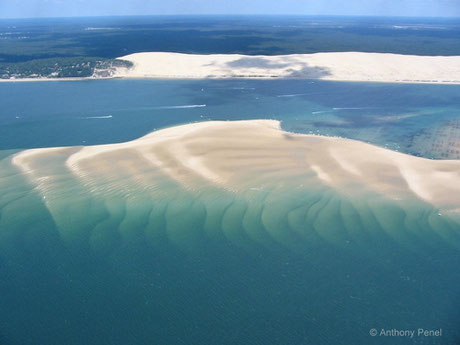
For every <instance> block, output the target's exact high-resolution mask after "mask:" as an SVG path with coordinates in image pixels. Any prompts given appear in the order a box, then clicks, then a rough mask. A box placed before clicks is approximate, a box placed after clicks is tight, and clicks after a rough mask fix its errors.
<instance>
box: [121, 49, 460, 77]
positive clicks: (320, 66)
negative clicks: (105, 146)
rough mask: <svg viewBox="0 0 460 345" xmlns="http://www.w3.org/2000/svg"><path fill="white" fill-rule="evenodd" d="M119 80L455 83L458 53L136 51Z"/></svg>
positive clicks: (458, 73) (459, 71) (459, 68)
mask: <svg viewBox="0 0 460 345" xmlns="http://www.w3.org/2000/svg"><path fill="white" fill-rule="evenodd" d="M120 59H123V60H127V61H130V62H132V63H133V64H134V67H133V68H130V69H126V68H119V69H118V70H117V71H116V72H115V77H122V78H293V79H321V80H333V81H368V82H389V83H395V82H399V83H444V84H458V83H460V56H414V55H399V54H385V53H363V52H338V53H316V54H293V55H278V56H262V55H260V56H249V55H237V54H211V55H195V54H180V53H164V52H150V53H136V54H131V55H127V56H123V57H120Z"/></svg>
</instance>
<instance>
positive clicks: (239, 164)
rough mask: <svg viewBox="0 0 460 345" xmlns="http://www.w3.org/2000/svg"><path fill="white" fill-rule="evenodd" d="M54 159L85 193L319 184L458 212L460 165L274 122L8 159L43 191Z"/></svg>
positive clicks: (204, 125)
mask: <svg viewBox="0 0 460 345" xmlns="http://www.w3.org/2000/svg"><path fill="white" fill-rule="evenodd" d="M53 161H59V162H62V163H60V164H61V165H62V168H63V169H65V170H66V171H67V172H68V173H69V172H70V173H71V175H73V176H74V177H75V178H77V179H78V180H79V181H81V182H82V183H83V184H84V185H87V186H89V187H90V188H91V186H94V188H98V186H101V185H104V186H105V188H109V187H110V188H111V189H119V190H123V189H126V192H133V189H132V187H130V186H131V184H130V182H129V181H133V179H134V180H135V183H134V184H135V185H136V188H139V189H141V190H148V189H149V188H156V187H154V186H156V185H158V181H159V178H160V177H164V178H166V179H168V180H170V181H174V183H177V184H179V185H181V186H183V187H185V188H187V189H192V190H194V189H196V190H199V189H200V188H202V187H203V186H213V187H216V188H222V189H225V190H228V191H233V192H236V193H238V192H246V191H248V190H250V189H256V190H257V189H264V188H277V187H279V186H283V187H293V188H301V187H302V188H304V187H307V188H308V186H313V187H315V186H324V187H328V188H331V189H333V190H335V191H339V192H340V193H345V194H350V195H356V194H359V193H360V192H364V191H366V192H372V193H378V194H381V195H384V196H385V197H388V198H391V199H393V200H403V201H404V200H413V199H420V200H422V201H423V202H427V203H430V204H432V205H434V206H435V207H438V208H441V209H444V210H446V211H449V210H450V211H452V212H458V209H460V199H459V198H458V195H460V161H446V160H444V161H435V160H429V159H424V158H419V157H414V156H410V155H407V154H403V153H399V152H394V151H390V150H387V149H384V148H380V147H377V146H374V145H370V144H366V143H363V142H359V141H355V140H349V139H343V138H333V137H322V136H315V135H303V134H293V133H288V132H284V131H282V130H281V129H280V124H279V122H278V121H274V120H251V121H235V122H228V121H225V122H219V121H212V122H201V123H194V124H188V125H183V126H177V127H172V128H168V129H164V130H159V131H156V132H153V133H151V134H148V135H146V136H144V137H142V138H140V139H137V140H134V141H130V142H127V143H121V144H110V145H98V146H88V147H81V148H75V147H73V148H61V149H56V148H52V149H48V148H45V149H34V150H27V151H23V152H21V153H19V154H17V155H16V156H15V157H14V158H13V163H14V164H15V165H16V166H18V167H19V168H20V169H21V170H22V171H23V172H24V173H25V174H26V175H27V176H29V178H30V179H31V180H32V182H33V183H34V184H35V185H37V186H38V187H39V188H40V189H42V190H43V191H47V190H52V189H53V185H54V184H55V183H56V180H58V181H59V180H60V179H62V174H58V175H57V177H56V178H52V177H50V172H49V169H48V168H46V167H47V166H48V164H49V162H53ZM53 169H55V168H53ZM120 181H122V182H120ZM47 184H49V185H48V186H47ZM130 188H131V189H130Z"/></svg>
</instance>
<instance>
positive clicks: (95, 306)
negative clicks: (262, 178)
mask: <svg viewBox="0 0 460 345" xmlns="http://www.w3.org/2000/svg"><path fill="white" fill-rule="evenodd" d="M459 91H460V86H453V85H452V86H448V85H445V86H439V85H402V84H401V85H399V84H369V83H329V82H308V81H145V80H107V81H84V82H56V83H51V82H48V83H15V84H0V95H1V98H0V147H1V148H2V150H3V151H1V152H2V153H1V155H2V157H4V158H3V160H1V161H0V190H1V194H0V275H1V280H0V344H7V345H9V344H13V345H15V344H18V345H23V344H34V345H35V344H39V345H41V344H43V345H49V344H78V345H79V344H89V345H93V344H94V345H99V344H117V345H118V344H120V345H121V344H123V345H124V344H200V345H201V344H204V345H206V344H209V345H211V344H212V345H214V344H314V345H316V344H363V345H364V344H365V345H367V344H456V342H458V341H459V340H460V277H459V275H458V272H457V271H458V269H457V267H458V265H459V264H460V254H459V243H460V229H459V222H458V219H457V221H456V220H455V219H453V220H449V219H448V218H447V217H441V216H438V214H437V213H438V212H437V210H436V209H434V208H432V207H431V206H429V205H426V204H423V203H420V202H416V201H415V200H414V201H413V202H410V203H407V204H404V205H401V204H398V203H396V202H394V201H391V200H389V199H386V198H384V197H383V198H382V197H375V196H373V195H370V194H364V195H365V196H360V197H359V198H351V197H350V198H347V197H345V196H344V195H340V194H339V193H337V192H336V191H334V190H333V189H326V188H322V187H319V186H318V187H314V186H311V187H305V188H303V189H292V188H290V187H289V186H287V187H285V188H284V187H283V188H272V189H268V191H267V193H258V192H255V191H247V192H244V193H240V194H237V195H234V194H230V193H227V192H223V191H220V190H216V189H213V188H202V189H200V190H194V191H190V190H186V189H184V188H182V187H181V186H178V185H177V184H174V183H171V181H168V180H163V179H162V178H161V177H158V179H157V180H156V182H155V183H157V184H158V186H159V187H158V189H155V192H154V193H153V194H152V193H146V192H142V191H138V190H136V188H135V186H133V187H132V190H131V191H132V192H133V193H131V194H130V195H128V194H123V193H122V192H120V191H117V190H115V191H114V190H108V189H104V188H105V187H103V186H102V183H101V188H102V192H101V191H99V194H97V193H95V192H93V191H92V190H90V188H89V187H88V186H85V185H82V184H80V183H79V182H78V181H74V180H72V178H69V177H68V176H67V175H65V172H64V171H60V170H59V169H57V168H58V167H59V166H62V165H59V164H58V163H59V161H60V160H62V159H64V158H63V157H59V156H57V157H54V158H53V159H48V160H47V161H45V162H42V163H41V164H42V165H41V167H40V169H43V170H44V171H46V169H49V170H50V171H51V172H50V176H51V178H52V183H53V184H52V185H51V188H48V187H49V185H47V184H46V183H49V182H47V181H45V180H44V184H43V185H41V186H40V185H34V184H31V183H30V182H29V180H28V179H27V176H25V175H24V174H22V173H21V172H20V171H19V170H18V169H17V167H15V166H13V165H11V163H10V156H9V155H11V153H13V152H16V151H17V150H18V149H20V148H33V147H45V146H48V147H53V146H61V145H82V144H85V145H90V144H100V143H113V142H122V141H126V140H131V139H135V138H137V137H139V136H141V135H144V134H146V133H148V132H150V131H152V130H153V129H155V128H162V127H167V126H172V125H176V124H182V123H189V122H194V121H205V120H209V119H213V120H217V119H219V120H234V119H251V118H275V119H280V120H282V126H283V128H284V129H286V130H289V131H295V132H303V133H309V132H313V133H319V134H327V135H341V136H346V137H350V138H357V139H361V140H364V141H369V142H372V143H375V144H378V145H382V146H385V145H386V146H388V147H390V148H393V149H398V150H401V151H404V152H408V153H414V154H419V155H422V156H426V157H435V158H446V156H445V155H447V157H450V158H457V159H458V158H459V157H458V151H456V150H458V146H456V145H458V135H459V125H458V123H459V122H458V121H459V114H460V106H459V104H460V98H459V95H460V93H459ZM54 181H55V182H54ZM53 186H54V188H53ZM41 187H44V188H48V189H47V195H48V197H51V199H50V198H48V200H47V201H45V200H44V199H43V194H42V193H41V190H40V188H41ZM125 187H126V188H127V189H128V190H129V188H130V185H129V184H127V185H126V186H125ZM120 190H121V189H120ZM62 224H64V225H62ZM63 230H65V231H64V232H63ZM374 328H375V329H376V330H377V332H378V335H377V336H375V337H372V336H371V335H370V333H369V332H370V330H371V329H374ZM382 329H383V330H386V331H391V330H399V331H412V330H413V331H415V335H414V336H413V337H412V338H411V337H410V336H388V335H387V336H384V335H380V332H381V330H382ZM418 329H424V330H442V335H441V336H423V335H417V332H418Z"/></svg>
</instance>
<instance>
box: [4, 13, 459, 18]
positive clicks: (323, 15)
mask: <svg viewBox="0 0 460 345" xmlns="http://www.w3.org/2000/svg"><path fill="white" fill-rule="evenodd" d="M204 16H228V17H249V16H254V17H256V16H258V17H349V18H362V17H365V18H411V19H414V18H420V19H460V16H410V15H377V14H307V13H305V14H298V13H297V14H293V13H281V14H274V13H171V14H169V13H161V14H103V15H82V16H49V17H48V16H39V17H0V20H11V19H76V18H110V17H120V18H121V17H204Z"/></svg>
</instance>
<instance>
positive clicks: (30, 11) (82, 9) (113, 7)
mask: <svg viewBox="0 0 460 345" xmlns="http://www.w3.org/2000/svg"><path fill="white" fill-rule="evenodd" d="M136 14H313V15H314V14H325V15H327V14H334V15H382V16H387V15H388V16H398V15H400V16H450V17H460V0H0V18H12V17H13V18H14V17H16V18H21V17H60V16H94V15H136Z"/></svg>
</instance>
